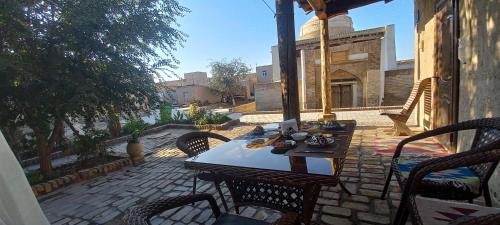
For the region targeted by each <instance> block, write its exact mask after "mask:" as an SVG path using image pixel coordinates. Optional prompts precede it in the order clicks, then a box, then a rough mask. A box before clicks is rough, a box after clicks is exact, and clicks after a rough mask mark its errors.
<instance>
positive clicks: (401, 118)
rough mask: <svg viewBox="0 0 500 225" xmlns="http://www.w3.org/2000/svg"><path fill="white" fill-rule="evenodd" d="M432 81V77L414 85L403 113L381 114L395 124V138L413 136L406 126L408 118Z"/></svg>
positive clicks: (385, 112) (384, 112)
mask: <svg viewBox="0 0 500 225" xmlns="http://www.w3.org/2000/svg"><path fill="white" fill-rule="evenodd" d="M431 79H432V77H429V78H425V79H422V80H420V81H417V82H416V83H415V84H414V85H413V89H412V91H411V94H410V97H409V98H408V100H406V103H405V105H404V106H403V109H402V110H401V111H395V110H382V111H381V112H380V115H384V116H388V117H389V119H391V120H392V122H394V135H395V136H402V135H411V130H410V128H408V126H407V125H406V122H407V121H408V118H410V115H411V113H412V112H413V109H415V106H416V105H417V103H418V100H419V99H420V96H422V94H423V93H424V90H425V88H426V87H427V85H429V84H430V83H431Z"/></svg>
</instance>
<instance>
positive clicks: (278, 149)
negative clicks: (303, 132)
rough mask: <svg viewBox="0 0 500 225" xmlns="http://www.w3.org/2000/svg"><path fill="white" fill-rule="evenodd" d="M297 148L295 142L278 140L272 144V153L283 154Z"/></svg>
mask: <svg viewBox="0 0 500 225" xmlns="http://www.w3.org/2000/svg"><path fill="white" fill-rule="evenodd" d="M295 147H297V142H296V141H294V140H278V141H276V142H274V143H273V150H271V152H272V153H275V154H283V153H285V152H287V151H288V150H290V149H292V148H295Z"/></svg>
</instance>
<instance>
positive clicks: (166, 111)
mask: <svg viewBox="0 0 500 225" xmlns="http://www.w3.org/2000/svg"><path fill="white" fill-rule="evenodd" d="M171 122H172V107H171V106H169V105H165V106H163V107H161V108H160V123H161V124H167V123H171Z"/></svg>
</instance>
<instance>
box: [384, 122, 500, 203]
mask: <svg viewBox="0 0 500 225" xmlns="http://www.w3.org/2000/svg"><path fill="white" fill-rule="evenodd" d="M463 130H476V132H475V136H474V139H473V141H472V146H471V149H472V150H471V151H472V152H471V154H473V153H475V152H481V151H484V150H490V149H495V148H500V118H486V119H478V120H471V121H466V122H461V123H457V124H454V125H450V126H445V127H441V128H437V129H434V130H431V131H427V132H423V133H420V134H418V135H415V136H412V137H409V138H406V139H404V140H402V141H401V142H400V143H399V144H398V146H397V148H396V152H395V153H394V156H393V159H392V164H391V168H390V170H389V174H388V177H387V179H386V182H385V186H384V190H383V191H382V195H381V199H384V198H385V195H386V194H387V192H388V188H389V185H390V182H391V177H392V174H393V172H394V173H395V175H396V178H397V180H398V182H399V185H400V187H401V189H404V188H405V187H406V186H407V183H408V174H410V173H411V172H412V171H413V168H416V167H418V166H421V165H428V164H429V163H431V162H432V163H434V162H441V161H446V160H448V158H449V157H453V155H452V156H446V157H441V158H436V159H428V158H427V159H421V158H405V157H400V156H401V153H402V150H403V147H404V145H405V144H407V143H409V142H412V141H416V140H420V139H424V138H428V137H433V136H436V135H441V134H446V133H452V132H458V131H463ZM497 165H498V162H488V163H480V164H468V162H467V160H466V159H465V160H464V165H463V166H461V167H459V168H455V169H454V170H449V171H445V172H447V174H446V173H445V174H444V175H443V172H442V173H441V174H438V173H434V174H430V175H429V176H427V177H426V178H424V179H423V181H422V182H421V184H419V186H418V187H416V188H417V189H416V190H417V191H418V190H422V193H420V194H422V195H423V196H425V197H432V198H440V199H450V200H469V201H472V199H474V198H477V197H479V196H481V195H482V194H484V198H485V202H486V205H488V206H491V196H490V193H489V188H488V180H489V179H490V177H491V175H492V173H493V172H494V170H495V168H496V166H497ZM450 173H451V174H453V175H455V174H458V175H457V176H452V177H450V176H449V175H450ZM403 194H405V193H403Z"/></svg>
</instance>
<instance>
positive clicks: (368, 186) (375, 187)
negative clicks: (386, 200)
mask: <svg viewBox="0 0 500 225" xmlns="http://www.w3.org/2000/svg"><path fill="white" fill-rule="evenodd" d="M361 188H365V189H371V190H378V191H382V190H383V189H384V185H381V184H361Z"/></svg>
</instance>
